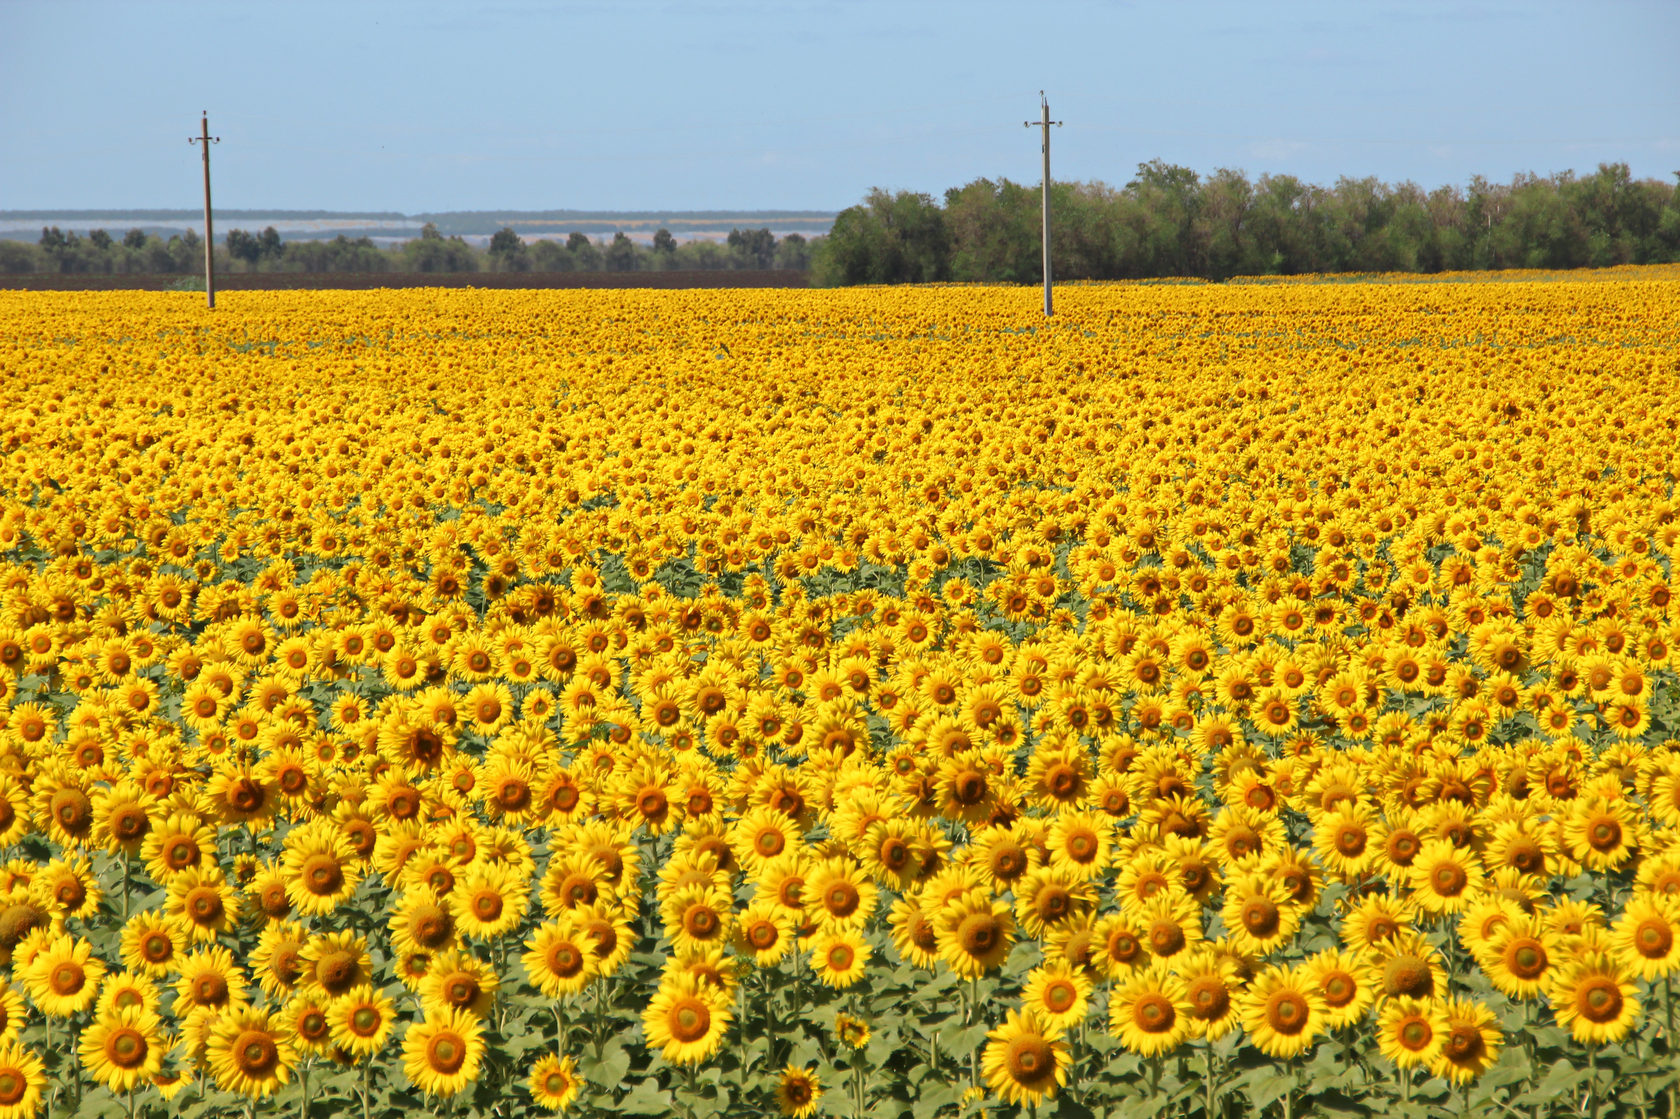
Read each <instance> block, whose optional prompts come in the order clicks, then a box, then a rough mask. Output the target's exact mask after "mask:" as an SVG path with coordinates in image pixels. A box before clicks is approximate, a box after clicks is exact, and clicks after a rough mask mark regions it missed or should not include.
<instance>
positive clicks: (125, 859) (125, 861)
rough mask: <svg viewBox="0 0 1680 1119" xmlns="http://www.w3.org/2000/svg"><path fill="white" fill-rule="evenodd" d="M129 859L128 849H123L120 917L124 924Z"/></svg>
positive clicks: (125, 918)
mask: <svg viewBox="0 0 1680 1119" xmlns="http://www.w3.org/2000/svg"><path fill="white" fill-rule="evenodd" d="M130 858H131V856H130V855H129V853H128V848H126V847H125V848H123V879H122V882H123V887H122V894H123V906H122V915H123V921H124V922H127V920H128V865H129V859H130Z"/></svg>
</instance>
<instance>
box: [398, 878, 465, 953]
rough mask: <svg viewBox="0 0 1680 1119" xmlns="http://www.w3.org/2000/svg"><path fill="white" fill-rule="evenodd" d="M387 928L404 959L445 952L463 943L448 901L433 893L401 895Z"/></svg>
mask: <svg viewBox="0 0 1680 1119" xmlns="http://www.w3.org/2000/svg"><path fill="white" fill-rule="evenodd" d="M386 928H387V929H389V930H390V934H391V947H392V948H394V949H395V950H396V951H397V952H398V953H401V954H404V955H410V954H413V953H416V952H427V953H435V952H442V951H444V950H445V949H448V948H453V947H455V945H456V944H457V943H459V941H460V937H459V936H458V934H457V930H456V926H455V916H454V914H452V913H451V912H450V911H449V901H448V899H447V898H440V897H438V896H437V895H436V894H434V893H432V892H431V891H430V890H414V891H411V892H406V893H403V894H401V895H399V896H398V898H397V899H396V901H395V903H394V904H393V905H392V907H391V916H390V917H389V919H387V921H386Z"/></svg>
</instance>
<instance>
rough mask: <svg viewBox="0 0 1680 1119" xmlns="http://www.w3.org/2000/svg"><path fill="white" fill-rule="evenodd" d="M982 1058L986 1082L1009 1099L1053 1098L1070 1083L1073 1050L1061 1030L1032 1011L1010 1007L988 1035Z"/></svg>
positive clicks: (998, 1093) (1035, 1102)
mask: <svg viewBox="0 0 1680 1119" xmlns="http://www.w3.org/2000/svg"><path fill="white" fill-rule="evenodd" d="M986 1038H987V1040H986V1048H985V1051H984V1053H983V1054H982V1055H981V1058H980V1070H981V1075H983V1076H984V1077H985V1078H986V1086H987V1087H988V1088H990V1089H991V1090H992V1092H993V1093H994V1094H996V1095H997V1096H998V1097H999V1098H1001V1099H1002V1100H1004V1101H1005V1102H1006V1103H1012V1104H1020V1103H1027V1104H1033V1105H1036V1104H1038V1103H1039V1102H1040V1101H1041V1100H1047V1099H1053V1098H1054V1097H1055V1095H1056V1091H1057V1090H1058V1089H1059V1088H1061V1087H1062V1086H1063V1085H1065V1084H1066V1083H1067V1077H1068V1067H1069V1066H1070V1065H1071V1064H1072V1063H1073V1057H1072V1054H1071V1053H1070V1052H1069V1051H1068V1046H1067V1043H1066V1042H1065V1041H1063V1040H1062V1031H1061V1030H1058V1029H1056V1028H1054V1027H1052V1026H1050V1025H1047V1024H1046V1023H1045V1022H1044V1021H1043V1020H1042V1019H1040V1018H1039V1017H1038V1015H1037V1014H1036V1013H1035V1012H1034V1011H1032V1010H1027V1011H1017V1010H1010V1011H1009V1015H1008V1018H1007V1020H1006V1021H1005V1022H1004V1024H1003V1025H1001V1026H998V1027H997V1028H996V1029H994V1030H992V1031H991V1032H989V1033H988V1034H987V1035H986Z"/></svg>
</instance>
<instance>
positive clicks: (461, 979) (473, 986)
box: [420, 949, 501, 1018]
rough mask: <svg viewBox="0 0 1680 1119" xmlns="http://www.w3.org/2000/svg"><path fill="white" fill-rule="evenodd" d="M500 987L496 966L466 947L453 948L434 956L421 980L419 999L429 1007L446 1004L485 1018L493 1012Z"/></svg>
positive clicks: (476, 1016)
mask: <svg viewBox="0 0 1680 1119" xmlns="http://www.w3.org/2000/svg"><path fill="white" fill-rule="evenodd" d="M499 988H501V980H499V978H497V975H496V968H492V966H489V964H486V963H484V961H480V959H477V958H475V956H472V954H470V953H467V951H464V949H452V951H447V953H438V954H437V956H433V958H432V963H430V966H428V968H427V973H425V978H422V980H420V998H422V1000H425V1003H427V1006H445V1008H449V1010H460V1011H464V1013H469V1015H472V1017H475V1018H484V1017H486V1015H489V1013H491V1006H492V1005H494V1001H496V991H497V990H499Z"/></svg>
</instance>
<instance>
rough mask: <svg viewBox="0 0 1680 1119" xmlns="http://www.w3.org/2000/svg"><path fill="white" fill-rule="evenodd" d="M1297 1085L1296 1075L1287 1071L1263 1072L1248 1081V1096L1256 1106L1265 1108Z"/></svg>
mask: <svg viewBox="0 0 1680 1119" xmlns="http://www.w3.org/2000/svg"><path fill="white" fill-rule="evenodd" d="M1294 1087H1295V1077H1294V1076H1293V1075H1291V1074H1286V1073H1276V1072H1274V1073H1269V1074H1261V1075H1259V1076H1256V1077H1254V1078H1253V1079H1252V1080H1250V1081H1249V1082H1248V1085H1247V1090H1248V1098H1249V1099H1250V1100H1252V1101H1253V1102H1254V1106H1255V1107H1256V1108H1265V1107H1267V1106H1269V1105H1270V1104H1271V1103H1273V1102H1274V1101H1276V1100H1280V1099H1282V1098H1283V1094H1284V1093H1285V1092H1288V1091H1292V1090H1293V1089H1294Z"/></svg>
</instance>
